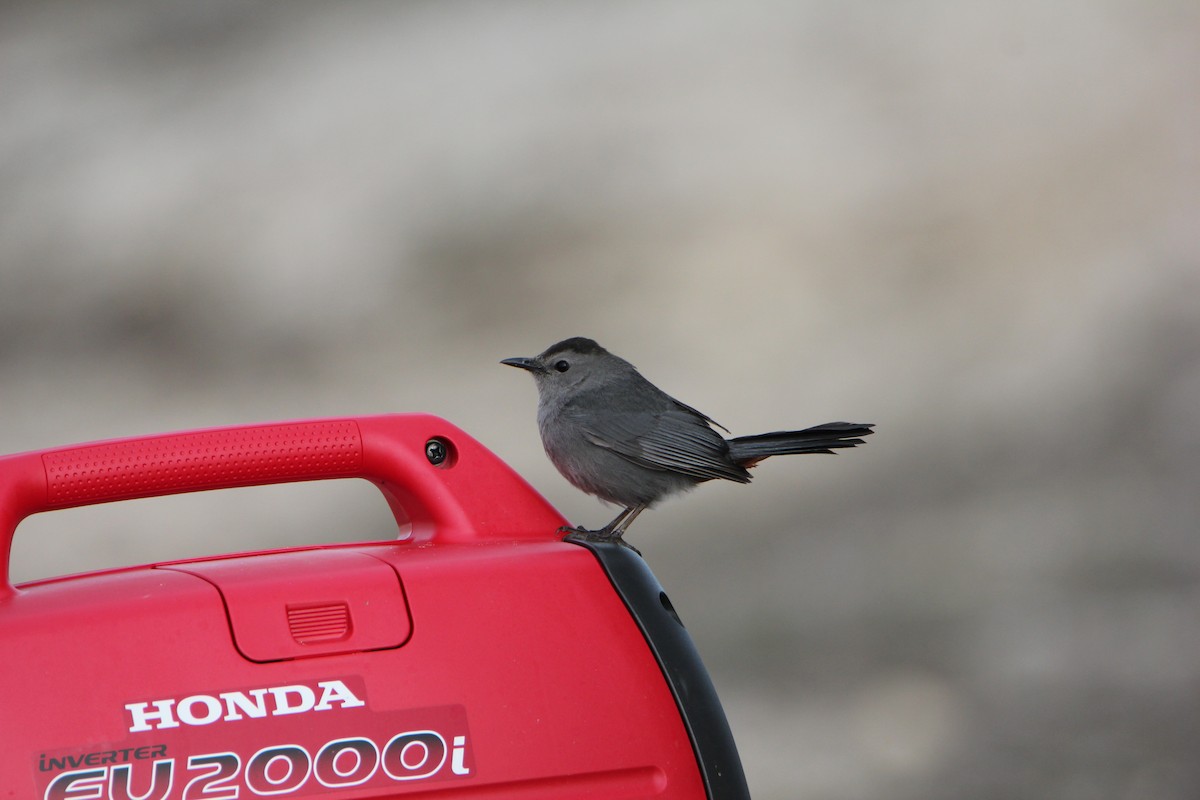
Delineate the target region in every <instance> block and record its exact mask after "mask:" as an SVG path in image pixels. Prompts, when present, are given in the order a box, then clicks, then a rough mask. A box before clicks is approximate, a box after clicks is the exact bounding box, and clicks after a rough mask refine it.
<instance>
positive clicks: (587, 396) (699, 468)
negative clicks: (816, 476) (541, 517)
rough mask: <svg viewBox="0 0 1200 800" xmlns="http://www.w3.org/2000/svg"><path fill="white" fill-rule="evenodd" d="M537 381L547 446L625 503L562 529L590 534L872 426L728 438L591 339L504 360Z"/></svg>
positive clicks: (831, 425)
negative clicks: (599, 519)
mask: <svg viewBox="0 0 1200 800" xmlns="http://www.w3.org/2000/svg"><path fill="white" fill-rule="evenodd" d="M500 363H501V364H507V365H509V366H511V367H519V368H521V369H524V370H528V371H529V372H530V374H532V375H533V378H534V380H535V381H536V382H537V389H538V415H537V418H538V429H539V430H540V431H541V434H542V446H543V447H544V448H545V449H546V455H547V456H549V457H550V461H552V462H553V463H554V466H555V467H557V468H558V471H559V472H561V473H562V475H563V477H564V478H566V479H567V480H568V481H570V482H571V483H572V484H574V485H575V486H576V487H577V488H579V489H582V490H583V491H585V492H587V493H588V494H591V495H595V496H596V497H598V498H600V499H601V500H604V501H607V502H609V503H616V504H618V505H620V506H623V507H624V510H623V511H622V512H621V513H620V514H618V515H617V517H616V519H614V520H613V521H612V522H610V523H608V524H607V525H605V526H604V527H603V528H600V529H599V530H594V531H591V530H586V529H584V528H564V529H563V530H564V531H573V532H575V533H578V534H581V535H583V536H585V537H586V538H588V539H594V540H601V541H612V540H621V536H622V534H624V533H625V530H626V529H627V528H628V527H629V525H630V524H631V523H632V522H633V520H634V519H635V518H636V517H637V515H638V514H640V513H642V512H643V511H644V510H646V509H647V508H649V507H650V506H652V505H654V504H655V503H657V502H658V501H659V500H661V499H663V498H664V497H667V496H669V495H672V494H676V493H678V492H683V491H687V490H688V489H691V488H692V487H693V486H695V485H697V484H699V483H703V482H705V481H709V480H713V479H714V478H722V479H724V480H728V481H737V482H738V483H749V482H750V472H749V469H750V467H753V466H754V465H755V464H757V463H758V462H759V461H762V460H763V459H765V458H770V457H771V456H782V455H790V454H792V453H831V454H832V453H834V452H835V451H836V450H837V449H840V448H843V447H854V446H855V445H858V444H862V443H863V440H862V439H861V438H859V437H862V436H867V435H868V434H870V433H872V432H873V431H872V430H871V427H872V425H870V424H856V423H851V422H828V423H826V424H824V425H817V426H815V427H812V428H805V429H804V430H800V431H776V432H774V433H763V434H759V435H757V436H739V437H737V438H735V439H726V438H725V437H724V436H722V435H721V434H720V433H718V432H717V431H716V430H714V429H713V426H716V427H718V428H721V430H724V431H725V432H726V433H728V432H729V430H728V429H727V428H725V427H724V426H723V425H720V424H719V423H717V422H715V421H714V420H712V419H711V418H710V417H708V416H705V415H704V414H701V413H700V412H699V411H697V410H696V409H694V408H692V407H691V406H689V405H686V404H684V403H681V402H679V401H678V400H676V399H675V398H673V397H671V396H670V395H668V394H667V393H666V392H664V391H662V390H661V389H659V388H658V387H657V386H655V385H654V384H652V383H650V381H648V380H646V379H645V378H643V377H642V375H641V373H639V372H638V371H637V369H636V368H635V367H634V366H633V365H632V364H630V363H629V362H628V361H626V360H625V359H623V358H618V357H617V356H615V355H613V354H612V353H610V352H608V351H607V350H605V349H604V348H603V347H601V346H600V345H598V344H596V342H594V341H592V340H591V339H585V338H583V337H581V336H577V337H574V338H571V339H565V340H563V341H561V342H559V343H558V344H554V345H551V346H550V347H548V348H547V349H546V350H545V352H543V353H542V354H541V355H538V356H534V357H533V358H506V359H504V360H503V361H501V362H500Z"/></svg>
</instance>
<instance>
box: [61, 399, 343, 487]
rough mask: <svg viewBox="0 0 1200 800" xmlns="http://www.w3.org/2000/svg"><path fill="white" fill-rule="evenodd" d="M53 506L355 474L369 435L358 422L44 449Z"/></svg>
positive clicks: (285, 425) (262, 427)
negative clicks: (365, 439) (363, 443)
mask: <svg viewBox="0 0 1200 800" xmlns="http://www.w3.org/2000/svg"><path fill="white" fill-rule="evenodd" d="M42 462H43V463H44V464H45V468H46V505H47V506H48V507H50V508H65V507H68V506H78V505H85V504H89V503H103V502H107V501H110V500H126V499H129V498H134V497H149V496H152V495H159V494H173V493H178V492H185V491H197V490H202V489H216V488H225V487H231V486H253V485H258V484H265V483H283V482H287V481H302V480H314V479H318V478H337V477H348V476H355V475H359V474H361V473H362V464H363V453H362V434H361V433H360V432H359V429H358V424H357V423H356V422H354V420H329V421H321V422H299V423H283V424H277V425H258V426H253V427H249V428H226V429H218V430H212V431H195V432H192V433H180V434H174V435H167V436H156V437H149V438H144V439H130V440H125V441H120V442H111V443H107V444H104V443H102V444H94V445H88V446H84V447H76V448H72V449H67V450H57V451H52V452H48V453H45V454H43V455H42Z"/></svg>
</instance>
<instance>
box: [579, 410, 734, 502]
mask: <svg viewBox="0 0 1200 800" xmlns="http://www.w3.org/2000/svg"><path fill="white" fill-rule="evenodd" d="M618 405H619V404H618ZM610 411H611V412H612V413H608V414H599V415H596V414H593V415H590V416H589V417H588V418H587V419H586V422H583V421H581V422H582V424H580V428H581V430H582V431H583V434H584V436H585V437H586V438H587V440H588V441H589V442H591V443H592V444H594V445H596V446H597V447H603V448H605V449H607V450H611V451H612V452H614V453H616V454H617V455H619V456H621V457H622V458H625V459H626V460H628V461H630V462H631V463H633V464H637V465H638V466H641V467H645V468H646V469H652V470H658V471H662V472H677V473H680V474H682V475H687V476H689V477H691V478H695V479H696V480H697V481H703V480H711V479H714V478H724V479H726V480H731V481H738V482H741V483H746V482H748V481H749V480H750V474H749V473H748V472H747V471H746V470H745V469H744V468H742V467H740V466H738V465H737V464H736V463H734V461H733V459H731V458H730V456H729V445H728V444H726V442H725V439H724V438H723V437H722V436H721V434H719V433H717V432H716V431H714V430H713V429H712V428H710V427H709V426H708V422H707V417H705V416H703V415H702V414H699V413H698V412H693V411H692V410H691V409H688V408H687V407H686V406H683V407H680V405H677V404H672V405H670V406H669V407H666V408H661V409H658V410H655V411H623V410H622V409H620V408H619V407H618V408H612V409H610Z"/></svg>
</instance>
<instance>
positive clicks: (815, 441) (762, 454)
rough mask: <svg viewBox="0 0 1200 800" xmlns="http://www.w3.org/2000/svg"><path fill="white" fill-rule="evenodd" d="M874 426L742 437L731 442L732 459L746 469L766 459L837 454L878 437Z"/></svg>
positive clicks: (837, 424) (842, 424)
mask: <svg viewBox="0 0 1200 800" xmlns="http://www.w3.org/2000/svg"><path fill="white" fill-rule="evenodd" d="M872 427H874V423H870V424H862V423H856V422H826V423H825V424H824V425H814V426H813V427H811V428H805V429H804V430H802V431H775V432H774V433H760V434H758V435H757V436H739V437H738V438H736V439H730V440H729V455H730V456H732V457H733V460H734V461H735V462H737V463H738V464H740V465H741V466H743V467H752V466H754V465H755V464H757V463H758V462H759V461H762V460H763V459H764V458H770V457H771V456H787V455H792V454H795V453H834V452H836V451H837V450H839V449H841V448H843V447H854V446H855V445H859V444H862V443H863V440H862V438H861V437H863V436H870V435H871V434H872V433H874V431H873V430H871V428H872Z"/></svg>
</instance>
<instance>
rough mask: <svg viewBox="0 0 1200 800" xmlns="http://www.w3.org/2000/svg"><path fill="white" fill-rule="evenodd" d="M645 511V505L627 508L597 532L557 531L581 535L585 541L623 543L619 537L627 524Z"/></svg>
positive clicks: (571, 529)
mask: <svg viewBox="0 0 1200 800" xmlns="http://www.w3.org/2000/svg"><path fill="white" fill-rule="evenodd" d="M645 510H646V506H645V505H636V506H629V507H627V508H626V509H624V510H623V511H622V512H621V513H620V514H617V516H616V518H615V519H614V520H613V521H612V522H610V523H608V524H607V525H605V526H604V527H603V528H600V529H599V530H594V531H591V530H588V529H587V528H570V527H565V526H564V527H562V528H559V530H560V531H562V532H564V533H578V534H581V535H582V536H584V537H585V538H587V539H590V540H591V541H597V542H614V541H623V540H622V539H621V536H622V534H624V533H625V529H626V528H628V527H629V524H630V523H631V522H633V521H634V520H635V519H637V515H638V514H640V513H642V512H643V511H645Z"/></svg>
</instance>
